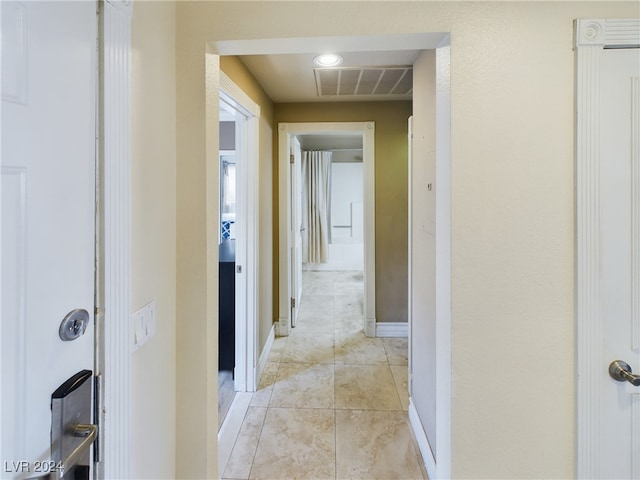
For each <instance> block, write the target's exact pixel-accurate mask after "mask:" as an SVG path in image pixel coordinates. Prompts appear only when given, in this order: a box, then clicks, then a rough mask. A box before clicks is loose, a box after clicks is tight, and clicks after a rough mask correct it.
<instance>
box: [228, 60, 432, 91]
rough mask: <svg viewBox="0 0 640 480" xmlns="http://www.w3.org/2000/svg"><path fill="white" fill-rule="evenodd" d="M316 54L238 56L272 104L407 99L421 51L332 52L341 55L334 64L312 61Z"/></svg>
mask: <svg viewBox="0 0 640 480" xmlns="http://www.w3.org/2000/svg"><path fill="white" fill-rule="evenodd" d="M318 53H322V52H313V53H297V54H281V55H241V56H240V60H241V61H242V63H244V64H245V65H246V67H247V68H248V69H249V70H250V71H251V73H252V74H253V76H254V77H256V79H257V80H258V82H260V84H261V85H262V87H263V88H264V90H265V91H266V92H267V95H269V97H271V99H272V100H273V101H274V102H275V103H291V102H320V101H330V102H336V101H359V100H366V101H376V100H410V99H411V71H412V66H413V62H414V61H415V59H416V58H417V57H418V55H419V54H420V50H393V51H380V52H344V51H338V52H331V53H338V54H339V55H341V56H342V57H343V58H344V62H343V63H342V64H341V65H340V66H339V67H332V68H318V67H316V66H315V65H314V63H313V59H314V57H315V56H316V55H318ZM398 67H401V68H398ZM396 86H397V87H398V88H396V89H395V90H394V87H396ZM336 87H337V88H336ZM365 87H368V88H365Z"/></svg>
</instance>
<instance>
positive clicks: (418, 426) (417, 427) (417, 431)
mask: <svg viewBox="0 0 640 480" xmlns="http://www.w3.org/2000/svg"><path fill="white" fill-rule="evenodd" d="M409 424H410V425H411V429H412V430H413V434H414V435H415V437H416V442H417V443H418V447H419V448H420V453H421V454H422V459H423V460H424V467H425V469H426V470H427V475H428V477H429V478H430V479H436V478H439V477H438V468H437V466H436V459H435V457H434V456H433V452H432V451H431V446H430V445H429V440H427V434H426V432H425V431H424V427H423V426H422V422H421V421H420V416H419V415H418V411H417V410H416V406H415V405H414V404H413V399H412V398H411V397H409Z"/></svg>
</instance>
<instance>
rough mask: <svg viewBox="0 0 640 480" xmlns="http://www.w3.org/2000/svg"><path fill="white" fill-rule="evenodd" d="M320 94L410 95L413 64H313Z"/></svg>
mask: <svg viewBox="0 0 640 480" xmlns="http://www.w3.org/2000/svg"><path fill="white" fill-rule="evenodd" d="M313 70H314V73H315V76H316V88H317V90H318V96H319V97H331V96H342V95H357V96H375V95H410V94H411V91H412V89H413V69H412V67H410V66H408V67H346V68H314V69H313Z"/></svg>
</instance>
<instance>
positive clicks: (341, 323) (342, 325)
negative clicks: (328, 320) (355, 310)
mask: <svg viewBox="0 0 640 480" xmlns="http://www.w3.org/2000/svg"><path fill="white" fill-rule="evenodd" d="M334 326H335V332H336V334H338V333H355V332H362V334H363V335H364V317H363V316H362V315H351V316H344V317H343V316H336V317H335V319H334Z"/></svg>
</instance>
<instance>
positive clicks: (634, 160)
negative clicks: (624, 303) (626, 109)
mask: <svg viewBox="0 0 640 480" xmlns="http://www.w3.org/2000/svg"><path fill="white" fill-rule="evenodd" d="M631 348H632V349H633V350H634V351H635V352H636V353H640V77H633V78H632V79H631Z"/></svg>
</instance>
